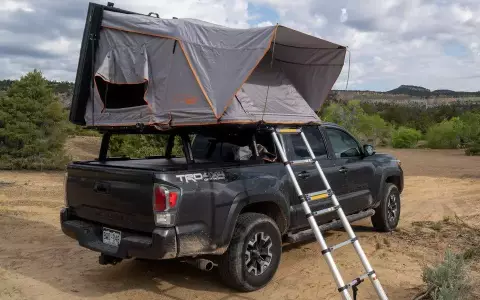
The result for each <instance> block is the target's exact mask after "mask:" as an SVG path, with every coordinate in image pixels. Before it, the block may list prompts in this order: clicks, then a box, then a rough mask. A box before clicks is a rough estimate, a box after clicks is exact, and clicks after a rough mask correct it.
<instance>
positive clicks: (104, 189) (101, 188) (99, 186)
mask: <svg viewBox="0 0 480 300" xmlns="http://www.w3.org/2000/svg"><path fill="white" fill-rule="evenodd" d="M93 190H94V191H95V192H97V193H109V192H110V187H109V185H108V184H107V183H100V182H95V185H94V186H93Z"/></svg>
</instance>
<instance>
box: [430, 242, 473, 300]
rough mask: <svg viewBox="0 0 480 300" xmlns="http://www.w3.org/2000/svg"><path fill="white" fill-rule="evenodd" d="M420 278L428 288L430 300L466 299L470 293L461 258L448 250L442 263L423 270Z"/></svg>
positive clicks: (465, 269)
mask: <svg viewBox="0 0 480 300" xmlns="http://www.w3.org/2000/svg"><path fill="white" fill-rule="evenodd" d="M422 278H423V281H424V282H425V283H426V284H427V286H428V291H429V293H428V295H429V296H430V299H434V300H455V299H467V298H468V297H469V295H470V293H471V290H470V284H469V280H468V276H467V268H466V263H465V260H464V258H463V256H462V255H455V254H454V253H452V252H451V251H449V250H447V251H446V253H445V258H444V260H443V261H442V262H440V263H439V264H437V265H435V266H433V267H426V268H425V269H424V270H423V275H422ZM424 299H425V298H424ZM427 299H428V298H427Z"/></svg>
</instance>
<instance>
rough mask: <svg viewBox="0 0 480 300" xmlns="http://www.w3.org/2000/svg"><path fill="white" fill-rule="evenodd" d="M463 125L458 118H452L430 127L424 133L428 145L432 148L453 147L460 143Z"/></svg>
mask: <svg viewBox="0 0 480 300" xmlns="http://www.w3.org/2000/svg"><path fill="white" fill-rule="evenodd" d="M463 127H464V125H463V122H462V121H461V120H460V119H459V118H452V119H451V120H449V121H443V122H441V123H438V124H435V125H433V126H432V127H430V128H429V129H428V131H427V134H426V139H427V143H428V147H430V148H434V149H455V148H457V147H458V146H460V144H461V136H462V135H461V132H462V128H463Z"/></svg>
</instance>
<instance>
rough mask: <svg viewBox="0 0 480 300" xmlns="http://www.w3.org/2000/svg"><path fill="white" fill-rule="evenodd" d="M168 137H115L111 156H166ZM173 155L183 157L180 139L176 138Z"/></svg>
mask: <svg viewBox="0 0 480 300" xmlns="http://www.w3.org/2000/svg"><path fill="white" fill-rule="evenodd" d="M167 141H168V136H167V135H162V134H128V135H113V136H112V137H111V140H110V146H109V155H110V156H117V157H118V156H119V157H130V158H143V157H147V156H156V155H164V154H165V148H166V146H167ZM172 154H173V155H176V156H178V157H181V156H183V155H184V154H183V150H182V146H181V141H180V138H179V137H176V138H175V145H174V148H173V150H172Z"/></svg>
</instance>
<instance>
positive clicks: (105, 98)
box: [95, 76, 148, 109]
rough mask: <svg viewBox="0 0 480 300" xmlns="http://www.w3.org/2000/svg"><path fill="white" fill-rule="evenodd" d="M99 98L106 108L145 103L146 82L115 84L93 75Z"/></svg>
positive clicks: (134, 105)
mask: <svg viewBox="0 0 480 300" xmlns="http://www.w3.org/2000/svg"><path fill="white" fill-rule="evenodd" d="M95 83H96V85H97V89H98V93H99V94H100V99H101V100H102V102H103V105H104V107H105V108H106V109H118V108H128V107H137V106H142V105H147V102H146V101H145V99H144V96H145V92H146V91H147V87H148V82H146V81H145V82H142V83H132V84H115V83H111V82H108V81H105V80H104V79H103V78H101V77H100V76H96V77H95Z"/></svg>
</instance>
